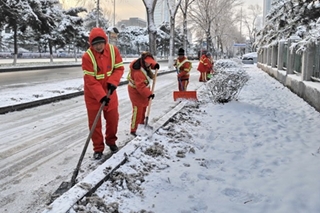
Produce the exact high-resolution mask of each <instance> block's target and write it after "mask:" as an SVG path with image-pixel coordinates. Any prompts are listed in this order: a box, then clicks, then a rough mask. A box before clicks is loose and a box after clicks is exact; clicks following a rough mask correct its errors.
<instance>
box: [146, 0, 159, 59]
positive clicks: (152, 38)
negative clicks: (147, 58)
mask: <svg viewBox="0 0 320 213" xmlns="http://www.w3.org/2000/svg"><path fill="white" fill-rule="evenodd" d="M145 1H146V0H143V3H144V5H145V7H146V10H147V22H148V34H149V48H150V50H149V52H150V53H151V54H152V55H153V56H154V57H155V58H156V57H157V52H156V35H157V31H156V26H155V24H154V16H153V14H154V8H155V6H156V3H157V0H154V1H153V2H152V5H151V8H150V7H148V6H149V4H148V3H150V2H148V1H147V3H146V2H145Z"/></svg>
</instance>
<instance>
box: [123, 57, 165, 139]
mask: <svg viewBox="0 0 320 213" xmlns="http://www.w3.org/2000/svg"><path fill="white" fill-rule="evenodd" d="M159 68H160V65H159V64H158V63H157V62H156V61H155V60H154V58H153V56H152V55H151V53H149V52H143V53H142V54H141V57H140V58H138V59H136V60H134V61H132V62H131V64H130V71H129V73H128V76H127V79H128V81H129V83H128V92H129V98H130V100H131V103H132V117H131V126H130V133H131V134H132V135H133V136H137V134H136V131H137V128H138V125H139V124H144V120H145V113H146V109H147V106H148V104H149V100H150V98H151V99H153V98H154V94H152V92H151V89H150V81H151V80H153V79H154V74H153V72H152V70H151V69H159Z"/></svg>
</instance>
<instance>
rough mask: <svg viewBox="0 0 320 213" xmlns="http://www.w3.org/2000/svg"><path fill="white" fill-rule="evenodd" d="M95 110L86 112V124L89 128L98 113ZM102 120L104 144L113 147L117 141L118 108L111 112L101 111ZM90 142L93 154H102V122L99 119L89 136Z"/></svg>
mask: <svg viewBox="0 0 320 213" xmlns="http://www.w3.org/2000/svg"><path fill="white" fill-rule="evenodd" d="M98 111H99V110H98V109H97V110H87V113H88V122H89V128H90V129H91V128H92V125H93V122H94V119H95V118H96V115H97V113H98ZM102 113H103V118H104V119H105V125H106V126H105V142H106V145H109V146H110V145H115V144H116V141H117V139H118V137H117V131H118V123H119V112H118V108H117V107H116V108H114V109H111V110H107V109H106V108H105V109H103V111H102ZM91 140H92V142H93V151H95V152H103V150H104V147H105V146H104V137H103V134H102V121H101V117H100V118H99V120H98V122H97V125H96V128H95V129H94V132H93V134H92V136H91Z"/></svg>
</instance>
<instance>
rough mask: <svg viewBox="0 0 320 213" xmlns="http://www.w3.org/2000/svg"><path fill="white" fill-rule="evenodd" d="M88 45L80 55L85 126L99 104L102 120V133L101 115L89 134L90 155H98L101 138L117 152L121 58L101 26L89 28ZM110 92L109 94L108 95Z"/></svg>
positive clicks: (102, 146)
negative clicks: (104, 125)
mask: <svg viewBox="0 0 320 213" xmlns="http://www.w3.org/2000/svg"><path fill="white" fill-rule="evenodd" d="M89 44H90V48H89V49H88V50H87V51H86V52H85V53H84V54H83V56H82V69H83V72H84V76H83V79H84V99H85V103H86V108H87V114H88V123H89V128H90V129H91V128H92V126H93V122H94V119H95V117H96V115H97V113H98V111H99V108H100V106H101V104H103V103H105V107H104V108H103V117H104V119H105V121H106V127H105V136H103V134H102V124H101V118H99V120H98V123H97V125H96V127H95V129H94V132H93V134H92V136H91V140H92V142H93V151H94V154H93V157H94V159H96V160H99V159H101V158H102V155H103V151H104V148H105V145H104V140H105V143H106V145H107V146H109V148H110V150H111V151H112V152H117V151H118V147H117V145H116V141H117V131H118V122H119V113H118V96H117V92H116V89H117V86H118V85H119V82H120V79H121V77H122V75H123V72H124V67H123V62H122V57H121V55H120V52H119V50H118V48H117V47H116V46H113V45H111V44H108V37H107V35H106V33H105V32H104V31H103V29H102V28H93V29H92V30H91V32H90V35H89ZM107 94H108V95H107ZM109 94H110V95H109Z"/></svg>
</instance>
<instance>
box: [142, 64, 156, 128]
mask: <svg viewBox="0 0 320 213" xmlns="http://www.w3.org/2000/svg"><path fill="white" fill-rule="evenodd" d="M157 74H158V69H156V71H155V73H154V77H153V81H152V87H151V94H153V92H154V87H155V84H156V79H157ZM151 103H152V98H150V100H149V104H148V109H147V114H146V122H145V124H146V125H147V123H148V117H149V114H150V108H151Z"/></svg>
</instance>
